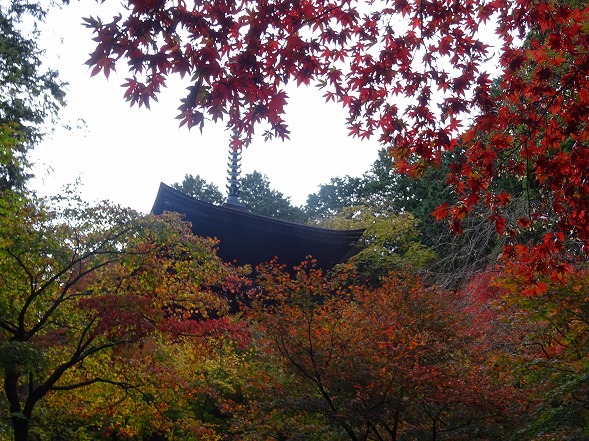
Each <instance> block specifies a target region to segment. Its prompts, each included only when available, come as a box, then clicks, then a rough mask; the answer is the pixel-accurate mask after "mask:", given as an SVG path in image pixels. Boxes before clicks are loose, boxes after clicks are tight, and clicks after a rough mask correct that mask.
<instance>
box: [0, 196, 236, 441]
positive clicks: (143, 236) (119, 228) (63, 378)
mask: <svg viewBox="0 0 589 441" xmlns="http://www.w3.org/2000/svg"><path fill="white" fill-rule="evenodd" d="M0 203H1V204H2V213H3V215H2V216H1V217H0V232H1V234H0V237H2V240H1V242H0V273H1V277H0V280H1V282H0V293H1V295H0V311H1V313H0V360H1V363H0V369H1V370H2V375H3V379H4V381H3V395H4V399H5V403H6V404H7V408H4V409H3V413H4V415H6V416H8V417H9V418H10V420H11V422H12V429H13V433H14V440H15V441H27V440H28V439H29V438H28V433H29V430H30V427H31V425H34V421H35V409H37V408H38V406H39V405H42V403H43V401H44V400H46V399H47V397H48V396H51V397H54V396H56V395H59V394H68V393H70V392H71V391H73V390H76V389H79V388H83V387H90V386H96V385H99V384H102V385H108V386H109V387H114V388H115V389H116V388H118V389H120V390H122V391H141V388H142V386H144V385H146V384H147V383H148V382H147V381H141V379H142V378H143V380H145V379H146V378H149V376H148V375H147V374H145V376H143V377H141V376H139V377H137V376H136V375H135V374H136V373H137V372H140V371H141V369H137V367H134V363H135V364H137V363H139V364H140V363H148V364H149V361H155V362H157V357H155V358H154V356H153V354H151V356H149V355H150V354H149V350H148V348H149V347H152V348H153V347H154V342H158V341H162V342H163V341H165V339H168V341H170V340H169V339H170V337H171V336H177V335H194V336H195V337H196V336H198V335H199V330H200V329H201V328H202V327H203V326H206V324H207V322H208V321H207V317H208V314H209V312H210V311H214V312H215V314H216V316H220V315H222V314H223V312H224V311H226V303H225V301H224V300H222V299H221V297H220V296H219V295H218V293H217V292H215V291H214V290H213V289H214V288H215V287H216V286H219V287H220V286H222V284H223V280H225V276H226V275H228V274H229V273H228V270H227V269H226V267H225V266H224V265H223V264H222V263H221V262H220V261H219V259H218V258H217V257H216V256H215V254H214V251H213V246H214V243H213V241H212V240H209V239H201V238H198V237H196V236H194V235H192V233H191V231H190V228H189V226H188V225H187V224H185V223H182V222H180V221H179V220H178V218H177V217H175V216H171V215H170V216H164V217H153V216H140V215H138V214H136V213H134V212H133V211H131V210H125V209H122V208H119V207H115V206H109V205H107V204H103V205H99V206H96V207H91V206H88V205H87V204H84V203H82V202H80V201H79V200H77V199H75V198H70V197H60V198H55V199H52V200H48V201H45V200H38V199H34V198H28V199H23V197H22V196H17V195H15V194H14V193H11V192H5V193H3V196H2V198H0ZM4 213H6V214H4ZM196 318H199V319H200V320H199V321H196V320H195V319H196ZM208 326H210V325H208ZM200 335H201V338H202V337H204V335H202V333H201V334H200ZM150 342H152V343H150ZM155 344H156V345H157V343H155ZM149 345H151V346H149ZM142 355H145V356H144V357H142ZM149 366H153V365H151V364H149ZM153 369H156V368H155V367H154V368H153ZM136 380H137V381H136ZM123 396H124V395H123ZM3 401H4V400H3Z"/></svg>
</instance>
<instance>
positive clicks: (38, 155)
mask: <svg viewBox="0 0 589 441" xmlns="http://www.w3.org/2000/svg"><path fill="white" fill-rule="evenodd" d="M113 4H114V5H117V6H118V4H119V3H118V2H116V1H114V2H110V3H109V2H107V3H105V4H103V5H97V4H95V3H94V2H92V1H83V2H72V3H71V4H70V5H68V6H65V7H63V9H61V10H60V9H57V8H56V9H53V10H52V11H51V12H50V13H49V16H48V19H47V22H46V26H45V28H44V31H43V34H42V38H41V41H40V43H41V45H42V46H43V47H45V48H46V50H47V54H46V55H47V59H48V64H49V65H50V66H52V67H54V68H56V69H57V70H59V72H60V74H61V78H62V80H64V81H66V82H67V83H69V86H68V88H67V91H68V96H67V101H68V106H67V108H66V109H64V110H63V111H62V112H61V118H62V120H63V122H67V123H70V124H71V125H72V126H73V128H72V130H69V131H67V130H65V129H62V128H61V127H56V128H55V132H54V134H53V135H52V136H51V137H49V138H48V139H47V140H46V141H44V142H43V143H42V144H41V145H39V146H38V147H37V148H36V149H35V150H34V152H33V157H32V158H33V161H34V162H35V163H36V167H35V169H34V172H35V174H36V179H35V181H34V185H33V186H34V188H35V189H36V190H37V191H38V192H40V193H41V194H46V195H48V194H55V193H57V192H59V191H60V188H61V187H62V186H63V185H65V184H68V183H72V182H74V181H76V180H78V181H79V182H80V183H81V186H80V192H81V194H82V196H83V197H84V198H85V199H86V200H88V201H95V200H103V199H108V200H110V201H113V202H115V203H117V204H121V205H124V206H130V207H132V208H134V209H137V210H139V211H142V212H149V210H150V209H151V207H152V204H153V201H154V199H155V196H156V193H157V189H158V186H159V183H160V182H164V183H167V184H172V183H174V182H177V181H181V180H182V178H183V176H184V175H185V174H187V173H189V174H194V175H196V174H198V175H200V176H201V177H203V178H204V179H206V180H208V181H211V182H213V183H215V184H216V185H217V186H219V188H220V189H221V191H223V192H224V191H225V183H226V168H227V167H226V164H227V155H228V143H229V133H228V132H227V131H226V130H225V128H224V126H223V124H222V123H220V124H217V125H214V124H213V123H212V122H208V123H207V124H205V127H204V130H203V133H202V134H201V133H200V131H199V130H198V129H192V131H188V130H187V129H186V128H185V127H182V128H179V127H178V121H177V120H176V119H175V116H176V115H177V110H176V109H177V107H178V105H179V104H180V103H179V100H180V98H181V97H182V96H183V93H184V89H185V87H187V86H188V83H182V82H181V81H180V80H178V81H172V80H171V81H169V83H168V89H166V90H164V91H163V92H162V94H161V95H160V97H159V101H160V102H159V103H154V104H153V105H152V106H151V110H147V109H145V108H141V109H138V108H137V107H133V108H130V107H129V104H128V103H127V102H125V101H124V99H123V89H122V88H121V87H120V85H121V84H122V83H123V82H124V78H125V76H126V75H125V73H126V72H120V71H119V72H118V74H112V75H111V77H110V79H109V80H107V79H106V78H104V76H103V75H102V74H99V75H98V76H96V77H93V78H90V71H89V69H88V67H87V66H85V65H84V62H85V61H86V60H87V59H88V54H89V53H90V52H91V51H92V49H93V43H94V42H93V41H92V40H91V38H92V35H91V33H90V31H89V30H88V29H86V28H84V27H83V26H82V25H81V22H82V17H85V16H88V15H94V16H96V15H97V14H98V15H100V16H101V17H102V18H103V19H105V20H106V19H110V18H111V16H112V14H109V12H108V11H107V6H108V5H113ZM101 11H102V12H101ZM122 67H123V65H121V67H119V70H120V69H122ZM288 92H289V95H290V103H289V106H288V107H287V115H286V119H287V121H288V123H289V126H290V130H291V139H290V141H285V142H282V141H280V140H274V141H271V142H264V140H263V139H261V138H259V139H257V140H255V142H254V143H253V144H252V145H251V146H250V147H249V148H248V149H247V150H246V151H245V152H244V154H243V166H242V170H243V171H242V173H249V172H252V171H253V170H258V171H259V172H261V173H263V174H265V175H267V176H268V178H269V179H270V182H271V185H272V187H273V188H275V189H277V190H279V191H281V192H283V193H284V194H285V195H286V196H289V197H290V198H291V201H292V202H293V203H294V204H296V205H301V204H304V203H305V201H306V197H307V195H308V194H309V193H312V192H315V191H316V190H317V187H318V186H319V184H322V183H326V182H328V181H329V179H330V178H332V177H335V176H344V175H346V174H348V175H352V176H359V175H361V174H362V173H364V172H365V171H366V170H368V168H369V167H370V165H371V164H372V162H373V161H374V160H375V159H376V157H377V151H378V148H379V146H378V143H377V141H376V140H371V141H359V140H357V139H352V138H350V137H348V136H347V129H346V128H345V117H346V116H345V113H344V111H343V110H342V109H341V107H340V106H339V105H337V104H334V103H329V104H326V103H325V102H324V99H323V98H322V96H321V95H322V93H321V91H319V90H316V89H314V88H301V89H293V90H289V91H288ZM78 119H83V120H84V121H85V126H83V127H82V128H76V126H77V123H76V122H77V120H78Z"/></svg>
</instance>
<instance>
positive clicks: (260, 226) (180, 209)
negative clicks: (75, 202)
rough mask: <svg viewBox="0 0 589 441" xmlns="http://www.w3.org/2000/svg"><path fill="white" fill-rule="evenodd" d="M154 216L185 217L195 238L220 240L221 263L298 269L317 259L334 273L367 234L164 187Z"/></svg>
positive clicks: (161, 187) (161, 189)
mask: <svg viewBox="0 0 589 441" xmlns="http://www.w3.org/2000/svg"><path fill="white" fill-rule="evenodd" d="M151 211H152V213H154V214H161V213H163V212H164V211H171V212H177V213H180V214H183V215H184V216H185V220H187V221H189V222H191V223H192V231H193V233H194V234H196V235H199V236H205V237H216V238H217V239H219V253H218V254H219V257H221V258H222V259H223V260H225V261H227V262H236V263H237V264H238V265H244V264H252V265H257V264H258V263H262V262H267V261H269V260H271V259H273V258H274V257H277V258H278V261H279V262H280V263H283V264H285V265H286V266H287V267H288V268H292V267H293V266H295V265H298V264H300V263H301V261H303V260H304V259H305V258H306V257H307V256H309V255H310V256H312V257H313V258H314V259H316V261H317V266H318V267H319V268H324V269H329V268H331V267H333V266H334V265H335V264H337V263H338V262H340V261H341V260H342V259H343V258H344V257H345V256H346V254H348V252H349V251H350V250H351V249H352V247H353V246H354V244H355V243H356V241H357V240H358V239H359V238H360V236H361V235H362V233H363V232H364V230H328V229H324V228H316V227H308V226H305V225H300V224H296V223H293V222H287V221H283V220H278V219H273V218H270V217H266V216H261V215H259V214H254V213H250V212H248V211H245V210H243V209H239V207H237V208H232V207H231V205H227V204H226V205H224V206H218V205H213V204H209V203H207V202H202V201H199V200H198V199H195V198H192V197H190V196H188V195H186V194H184V193H182V192H180V191H178V190H174V189H173V188H171V187H169V186H167V185H165V184H163V183H162V184H160V188H159V191H158V194H157V197H156V200H155V203H154V205H153V208H152V210H151Z"/></svg>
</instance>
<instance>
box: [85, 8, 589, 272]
mask: <svg viewBox="0 0 589 441" xmlns="http://www.w3.org/2000/svg"><path fill="white" fill-rule="evenodd" d="M125 3H126V6H127V9H125V10H124V11H123V12H122V15H120V16H118V17H116V18H114V19H113V20H112V21H110V22H102V21H101V20H99V19H94V18H87V19H86V22H87V26H88V27H90V28H92V29H93V30H94V32H95V34H96V37H95V40H96V42H97V46H96V49H95V51H94V52H93V53H92V54H91V57H90V59H89V60H88V64H89V65H91V66H92V67H93V72H92V73H93V74H96V73H98V72H100V71H103V72H104V73H105V74H106V75H109V73H110V71H111V70H113V69H114V68H115V66H116V63H117V62H118V61H120V60H123V59H124V60H126V61H127V63H128V65H129V67H130V72H131V74H130V77H129V78H128V79H127V80H126V83H125V85H124V86H125V88H126V92H125V97H126V99H127V100H129V101H130V102H131V104H135V103H137V104H138V105H145V106H149V103H150V101H151V100H152V99H156V97H157V94H158V93H159V92H160V91H161V88H162V87H163V86H164V85H165V82H166V80H167V78H168V77H169V76H171V75H173V74H179V75H180V76H182V77H184V76H187V77H189V78H190V80H189V84H190V86H189V88H188V93H187V96H186V97H185V98H184V99H183V100H182V104H181V106H180V115H179V118H180V120H181V125H184V124H186V125H187V126H188V127H192V126H200V127H201V128H202V125H203V124H204V121H205V120H206V119H212V120H213V121H216V120H219V119H225V120H226V124H227V126H228V127H229V128H231V129H233V130H237V131H238V132H239V133H240V134H241V135H243V139H245V140H246V143H247V142H248V141H249V140H250V139H251V136H252V135H253V133H254V129H255V127H256V126H258V125H259V124H260V123H262V122H265V123H268V124H269V130H268V131H267V132H266V135H267V136H279V137H281V138H288V135H289V131H288V127H287V125H286V123H285V120H284V119H283V116H284V113H285V104H286V102H287V98H288V97H287V95H286V93H285V90H284V86H285V85H286V83H287V82H288V81H289V80H294V81H296V83H297V84H299V85H300V84H312V83H313V84H316V85H318V86H320V87H321V88H323V89H324V91H325V92H324V93H325V98H326V99H327V100H328V101H329V100H334V101H338V102H340V103H341V104H342V106H344V107H345V108H346V109H347V110H348V112H349V118H348V121H347V124H348V127H349V129H350V134H351V135H353V136H359V137H362V138H366V137H370V136H372V135H376V136H378V139H379V141H380V142H381V143H383V144H384V145H385V146H387V147H389V148H390V153H391V154H392V155H393V156H394V158H395V164H396V167H397V168H398V169H399V171H401V172H406V173H409V174H411V175H415V176H418V175H420V173H421V172H422V171H423V170H424V169H425V168H426V167H428V166H430V165H435V164H438V163H439V161H440V159H441V157H442V155H443V154H444V153H445V152H447V151H454V150H455V149H457V148H459V149H460V150H461V151H462V150H463V151H464V153H463V154H462V155H460V160H458V161H456V162H455V163H454V164H453V166H452V168H451V173H450V174H449V176H448V181H449V182H450V183H451V184H452V185H453V186H454V188H455V190H456V193H457V196H458V203H457V204H455V205H453V206H441V207H439V209H438V210H436V212H435V215H436V217H438V218H445V217H448V218H449V219H450V221H451V225H452V228H453V229H454V230H456V231H460V229H461V226H460V224H461V221H462V219H464V217H465V216H466V215H467V214H468V213H469V212H471V211H472V210H474V209H475V208H476V207H477V205H479V204H486V205H487V206H489V207H490V208H491V216H490V221H491V222H493V223H494V224H495V225H496V228H497V231H498V232H499V233H500V234H506V235H507V236H508V237H510V245H509V246H508V247H507V249H506V251H507V253H508V254H511V255H514V254H518V255H519V256H520V258H521V259H522V260H525V261H526V262H527V263H528V264H529V265H528V267H529V268H531V269H536V270H539V271H543V272H547V271H553V270H556V272H557V273H559V272H562V270H566V265H565V264H564V263H563V261H562V259H560V258H557V257H558V256H559V255H562V254H563V253H562V252H563V251H564V250H565V249H567V247H569V245H570V244H571V243H578V244H579V248H580V249H581V250H582V252H581V254H582V255H585V254H586V252H587V249H588V248H587V247H589V220H588V219H589V214H588V208H589V198H588V197H587V195H588V193H589V184H588V176H587V174H588V172H587V170H589V168H588V167H587V161H588V154H589V150H588V147H587V140H588V138H589V131H588V128H587V124H586V121H585V120H586V118H585V115H586V112H587V106H588V105H589V93H588V92H587V90H589V88H588V87H587V86H588V81H589V79H588V78H589V76H588V75H587V73H588V69H589V58H588V53H589V39H588V38H587V33H588V29H589V28H588V27H587V23H588V22H589V16H588V11H587V10H586V9H585V7H584V4H582V3H578V2H558V1H554V0H543V1H539V2H535V1H531V0H518V1H514V0H492V1H487V0H471V1H461V0H450V1H442V0H427V1H423V0H388V1H384V2H380V3H378V4H377V3H375V2H373V1H370V0H365V1H362V0H343V1H337V2H336V1H333V0H240V1H226V0H218V1H212V2H193V3H192V2H190V3H187V2H184V1H172V0H128V1H127V2H125ZM493 56H495V57H493ZM488 61H491V62H492V63H491V64H492V65H493V68H492V69H491V68H490V67H488V64H487V62H488ZM494 78H496V81H493V79H494ZM505 177H509V178H511V179H515V180H516V181H518V182H519V183H520V184H521V188H523V194H521V196H523V198H524V199H526V200H527V201H530V202H529V203H528V204H527V205H526V206H525V208H524V209H522V210H520V212H519V213H518V214H517V215H516V216H515V219H514V220H513V221H512V220H511V219H509V218H507V216H506V215H505V210H506V209H507V208H508V207H509V206H510V205H511V204H513V203H514V200H515V199H516V198H517V197H518V196H520V195H518V194H514V192H511V191H505V190H504V189H502V188H501V185H500V181H501V179H504V178H505ZM531 201H534V202H533V203H532V202H531ZM522 232H526V233H529V232H533V233H534V234H531V235H529V234H528V235H524V239H522V235H521V233H522ZM519 243H526V245H531V246H527V247H526V249H525V250H526V251H525V252H524V250H523V249H518V248H517V247H516V246H517V245H518V244H519Z"/></svg>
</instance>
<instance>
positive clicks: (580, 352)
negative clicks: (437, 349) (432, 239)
mask: <svg viewBox="0 0 589 441" xmlns="http://www.w3.org/2000/svg"><path fill="white" fill-rule="evenodd" d="M521 265H525V263H523V262H520V261H517V260H510V261H509V262H507V264H506V265H505V267H504V269H503V271H502V272H499V273H497V272H495V274H494V275H493V277H492V278H491V279H490V280H489V283H488V284H487V286H488V287H489V289H490V290H491V291H494V292H495V293H496V294H495V301H494V304H495V308H494V309H493V311H494V314H495V315H496V323H497V325H498V326H500V327H501V328H503V331H502V334H503V336H502V338H501V339H498V340H497V343H498V344H497V348H496V349H497V360H498V363H497V369H499V368H502V369H507V370H509V372H510V377H511V380H510V381H512V383H513V384H515V385H517V387H518V388H520V389H521V390H525V391H526V393H527V394H528V396H529V403H530V406H529V409H528V416H527V418H526V420H525V421H526V424H525V425H522V426H521V427H520V428H519V429H520V430H519V431H518V432H519V433H518V437H519V439H538V437H540V436H542V437H546V438H548V439H566V438H571V439H583V438H585V437H587V436H588V435H589V395H588V393H587V392H588V391H589V377H588V371H587V366H588V362H589V358H588V356H587V354H588V351H587V350H588V348H589V338H588V336H589V304H588V299H587V295H586V292H587V283H588V280H589V279H588V277H587V270H586V269H581V270H575V271H571V272H570V273H569V274H566V275H565V276H563V277H562V279H561V280H559V281H554V280H551V279H550V278H549V277H548V276H545V275H537V282H536V283H534V284H530V283H529V280H528V279H527V277H526V276H525V274H526V273H525V272H523V271H522V269H521V268H519V267H520V266H521ZM499 348H502V349H499Z"/></svg>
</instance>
